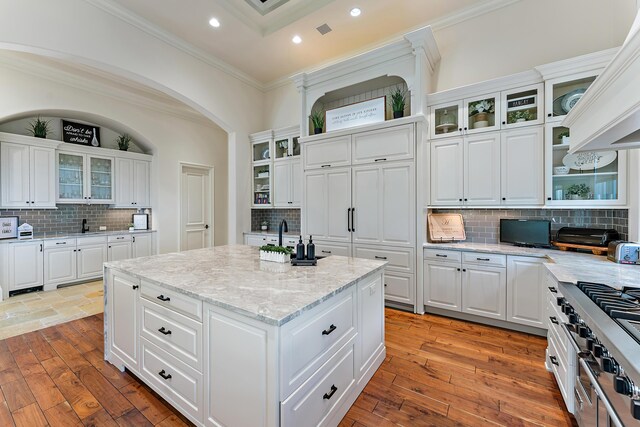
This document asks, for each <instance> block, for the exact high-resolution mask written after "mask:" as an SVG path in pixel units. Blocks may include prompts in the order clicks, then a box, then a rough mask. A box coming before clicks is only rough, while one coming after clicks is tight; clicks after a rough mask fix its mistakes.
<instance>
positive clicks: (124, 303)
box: [107, 272, 140, 371]
mask: <svg viewBox="0 0 640 427" xmlns="http://www.w3.org/2000/svg"><path fill="white" fill-rule="evenodd" d="M139 288H140V281H139V280H137V279H133V278H132V277H130V276H127V275H124V274H119V273H117V272H113V273H112V274H111V276H110V277H109V280H108V288H107V293H108V295H107V298H108V302H109V303H108V304H107V310H108V313H107V316H108V317H109V319H111V320H110V321H109V322H108V325H109V328H108V339H109V344H110V345H109V351H110V353H111V356H116V357H117V358H118V359H119V360H118V361H119V362H120V363H119V365H120V366H118V368H119V369H120V370H122V371H124V365H125V364H126V366H127V367H129V368H133V369H135V370H137V368H138V363H139V360H138V359H139V357H138V356H139V355H138V348H139V338H138V336H139V331H138V325H139V309H138V307H139V296H140V290H139ZM110 360H111V361H112V363H113V362H114V359H113V357H112V358H110Z"/></svg>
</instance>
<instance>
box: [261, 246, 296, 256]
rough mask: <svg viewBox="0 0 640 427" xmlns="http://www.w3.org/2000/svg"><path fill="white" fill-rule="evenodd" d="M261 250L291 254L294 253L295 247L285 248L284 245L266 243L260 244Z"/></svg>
mask: <svg viewBox="0 0 640 427" xmlns="http://www.w3.org/2000/svg"><path fill="white" fill-rule="evenodd" d="M260 250H261V251H265V252H277V253H280V254H285V255H291V254H292V253H293V249H291V248H285V247H284V246H269V245H265V246H260Z"/></svg>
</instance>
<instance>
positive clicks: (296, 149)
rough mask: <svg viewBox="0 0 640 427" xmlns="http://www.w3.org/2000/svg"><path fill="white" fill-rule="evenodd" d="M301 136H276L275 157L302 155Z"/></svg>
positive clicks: (284, 157) (283, 157) (278, 158)
mask: <svg viewBox="0 0 640 427" xmlns="http://www.w3.org/2000/svg"><path fill="white" fill-rule="evenodd" d="M298 139H299V136H297V135H296V136H283V137H280V138H278V137H277V136H276V138H275V143H274V145H275V148H274V149H275V157H274V160H280V159H286V158H289V157H294V156H299V155H300V142H299V141H298Z"/></svg>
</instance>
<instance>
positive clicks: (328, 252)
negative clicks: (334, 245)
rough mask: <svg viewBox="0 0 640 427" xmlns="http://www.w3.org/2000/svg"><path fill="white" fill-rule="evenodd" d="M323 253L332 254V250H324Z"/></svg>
mask: <svg viewBox="0 0 640 427" xmlns="http://www.w3.org/2000/svg"><path fill="white" fill-rule="evenodd" d="M322 253H323V254H330V253H331V251H322Z"/></svg>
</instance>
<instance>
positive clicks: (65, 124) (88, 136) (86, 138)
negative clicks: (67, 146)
mask: <svg viewBox="0 0 640 427" xmlns="http://www.w3.org/2000/svg"><path fill="white" fill-rule="evenodd" d="M62 140H63V141H64V142H69V143H71V144H79V145H88V146H92V147H100V128H99V127H98V126H94V125H85V124H82V123H75V122H70V121H68V120H62Z"/></svg>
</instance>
